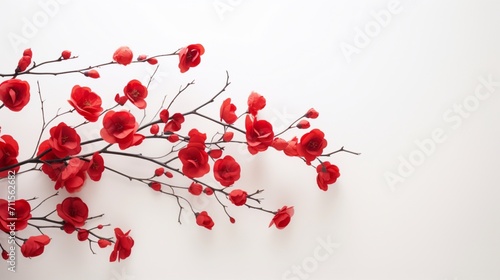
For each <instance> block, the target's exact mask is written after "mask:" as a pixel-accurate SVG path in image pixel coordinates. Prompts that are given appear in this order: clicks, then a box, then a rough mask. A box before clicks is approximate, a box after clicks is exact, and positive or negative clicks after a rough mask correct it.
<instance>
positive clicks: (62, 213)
mask: <svg viewBox="0 0 500 280" xmlns="http://www.w3.org/2000/svg"><path fill="white" fill-rule="evenodd" d="M56 210H57V215H58V216H59V217H60V218H61V219H63V221H64V222H66V223H69V224H72V225H73V226H75V227H82V226H83V225H84V224H85V221H87V218H88V217H89V208H88V207H87V204H85V202H83V200H82V199H81V198H79V197H68V198H65V199H64V200H63V201H62V202H61V203H60V204H57V206H56Z"/></svg>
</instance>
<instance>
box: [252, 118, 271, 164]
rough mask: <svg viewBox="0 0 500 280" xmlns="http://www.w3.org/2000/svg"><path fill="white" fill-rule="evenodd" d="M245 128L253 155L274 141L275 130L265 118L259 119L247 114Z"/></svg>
mask: <svg viewBox="0 0 500 280" xmlns="http://www.w3.org/2000/svg"><path fill="white" fill-rule="evenodd" d="M245 128H246V139H247V144H248V151H249V152H250V153H251V154H252V155H255V154H256V153H258V152H262V151H265V150H267V148H268V147H269V146H270V145H271V144H272V143H273V139H274V132H273V127H272V125H271V124H270V123H269V122H267V121H265V120H258V121H257V120H254V119H253V118H252V117H250V115H247V117H246V120H245Z"/></svg>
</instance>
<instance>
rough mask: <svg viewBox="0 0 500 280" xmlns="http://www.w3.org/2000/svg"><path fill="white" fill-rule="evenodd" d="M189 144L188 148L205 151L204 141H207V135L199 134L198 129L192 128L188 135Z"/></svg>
mask: <svg viewBox="0 0 500 280" xmlns="http://www.w3.org/2000/svg"><path fill="white" fill-rule="evenodd" d="M188 136H189V142H188V145H187V146H188V147H197V148H200V149H205V140H207V135H206V134H205V133H201V132H199V131H198V129H196V128H193V129H191V130H190V131H189V133H188Z"/></svg>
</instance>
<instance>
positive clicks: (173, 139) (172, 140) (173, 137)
mask: <svg viewBox="0 0 500 280" xmlns="http://www.w3.org/2000/svg"><path fill="white" fill-rule="evenodd" d="M167 140H168V141H169V142H170V143H175V142H177V141H179V135H177V134H170V135H169V136H168V137H167Z"/></svg>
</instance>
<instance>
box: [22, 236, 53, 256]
mask: <svg viewBox="0 0 500 280" xmlns="http://www.w3.org/2000/svg"><path fill="white" fill-rule="evenodd" d="M49 243H50V238H49V237H48V236H47V235H38V236H31V237H30V238H28V240H26V241H25V242H24V243H23V245H22V246H21V253H22V254H23V256H24V257H25V258H33V257H37V256H40V255H41V254H42V253H43V250H44V249H45V246H46V245H48V244H49Z"/></svg>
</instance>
